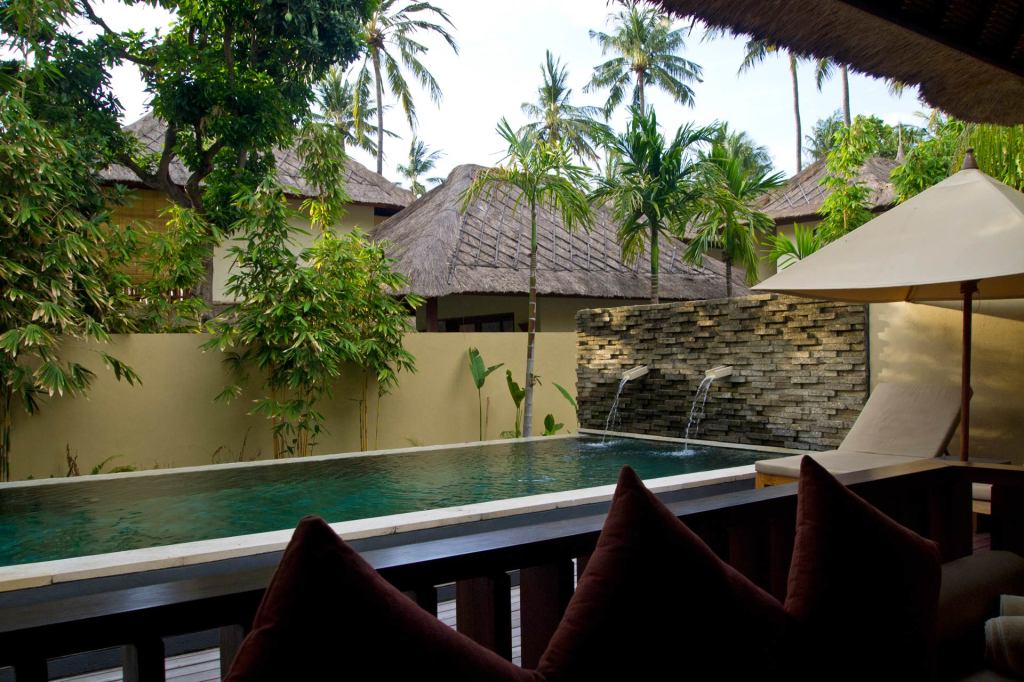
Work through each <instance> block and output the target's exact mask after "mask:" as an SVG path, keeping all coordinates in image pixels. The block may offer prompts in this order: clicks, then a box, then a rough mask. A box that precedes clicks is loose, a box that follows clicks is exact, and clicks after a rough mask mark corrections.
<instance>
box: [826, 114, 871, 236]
mask: <svg viewBox="0 0 1024 682" xmlns="http://www.w3.org/2000/svg"><path fill="white" fill-rule="evenodd" d="M872 127H873V124H872V122H871V121H870V120H869V119H866V118H865V117H862V116H858V117H857V118H856V119H855V120H854V122H853V125H852V126H850V127H849V128H843V129H841V130H840V131H839V132H838V133H837V134H836V146H835V148H834V149H832V151H830V152H829V153H828V156H827V157H826V159H825V176H824V177H823V178H822V179H821V180H820V183H821V186H822V187H824V188H825V193H826V196H825V200H824V201H823V202H822V204H821V208H820V209H818V213H819V214H820V215H821V224H820V225H819V226H818V229H817V235H818V237H819V238H820V239H822V240H823V242H824V243H826V244H827V243H829V242H832V241H835V240H836V239H839V238H840V237H842V236H843V235H845V234H847V233H849V232H851V231H853V230H855V229H856V228H858V227H860V226H861V225H863V224H864V223H866V222H867V221H869V220H871V210H870V209H869V208H868V197H869V196H870V189H869V188H868V186H867V185H866V184H865V183H864V181H863V180H861V179H860V172H861V168H862V167H863V166H864V163H865V161H867V159H868V156H870V155H871V152H872V151H873V149H874V143H875V138H874V136H873V135H872V134H871V129H872Z"/></svg>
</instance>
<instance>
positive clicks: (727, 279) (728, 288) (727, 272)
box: [723, 254, 732, 298]
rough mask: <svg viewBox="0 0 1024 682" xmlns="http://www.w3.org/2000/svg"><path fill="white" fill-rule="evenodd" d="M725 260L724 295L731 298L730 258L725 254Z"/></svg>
mask: <svg viewBox="0 0 1024 682" xmlns="http://www.w3.org/2000/svg"><path fill="white" fill-rule="evenodd" d="M723 260H724V261H725V297H726V298H732V258H730V257H729V256H728V254H726V256H725V257H724V258H723Z"/></svg>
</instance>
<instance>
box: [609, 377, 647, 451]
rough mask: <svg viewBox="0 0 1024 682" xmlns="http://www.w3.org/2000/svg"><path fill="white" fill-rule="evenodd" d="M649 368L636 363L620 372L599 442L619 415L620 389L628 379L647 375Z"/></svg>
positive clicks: (613, 425) (631, 379)
mask: <svg viewBox="0 0 1024 682" xmlns="http://www.w3.org/2000/svg"><path fill="white" fill-rule="evenodd" d="M649 371H650V370H649V369H648V367H647V365H637V366H636V367H633V368H632V369H627V370H626V371H624V372H623V373H622V378H620V379H619V387H618V388H617V389H615V399H614V400H612V409H610V410H608V417H607V418H606V419H605V420H604V435H602V436H601V442H602V443H603V442H604V440H605V438H607V437H608V432H609V431H611V430H612V429H613V428H614V427H615V420H616V419H617V418H618V416H619V398H620V397H621V396H622V389H624V388H625V387H626V384H628V383H629V382H630V381H635V380H637V379H639V378H640V377H644V376H647V373H648V372H649Z"/></svg>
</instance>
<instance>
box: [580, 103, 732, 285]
mask: <svg viewBox="0 0 1024 682" xmlns="http://www.w3.org/2000/svg"><path fill="white" fill-rule="evenodd" d="M631 113H632V119H631V120H630V123H629V126H628V128H627V129H626V132H625V133H623V134H621V135H617V136H614V137H611V138H609V139H608V140H607V141H606V146H607V147H608V151H609V153H610V154H613V155H615V157H616V158H618V163H617V166H616V173H615V174H614V175H610V176H604V177H600V178H598V179H597V181H596V187H595V189H594V191H593V192H591V200H592V201H593V202H595V203H610V204H611V210H612V215H613V217H614V218H615V220H616V222H617V223H618V224H619V229H618V240H619V243H620V244H621V245H622V255H623V258H624V259H625V260H626V262H627V263H629V262H634V263H635V262H636V259H637V258H639V257H640V254H641V253H643V252H644V250H645V249H647V248H648V245H649V248H650V254H651V303H657V302H658V273H659V265H660V263H659V261H660V256H661V249H660V246H659V240H660V239H661V238H662V237H672V236H675V237H682V236H683V232H684V230H685V228H686V225H687V224H688V223H689V222H690V221H691V220H692V219H694V218H695V217H696V216H698V215H700V214H701V213H702V212H703V211H705V210H707V205H706V201H707V198H708V197H709V196H710V195H711V194H712V193H713V192H714V190H713V187H714V182H715V180H714V175H716V174H717V172H716V169H715V168H714V166H713V165H712V164H710V163H708V162H707V161H704V160H702V159H701V158H700V156H699V154H698V153H697V146H698V145H701V144H709V143H710V142H711V141H712V140H713V139H714V137H715V127H714V126H706V127H702V128H696V127H694V126H693V125H692V124H687V125H686V126H683V127H681V128H679V130H677V131H676V135H675V137H674V138H673V139H672V141H671V142H670V143H668V144H667V145H666V141H665V137H664V136H663V135H662V134H661V131H659V130H658V119H657V115H656V114H655V112H654V111H653V110H652V111H650V112H648V113H644V112H642V111H641V110H640V109H639V108H636V107H633V108H631Z"/></svg>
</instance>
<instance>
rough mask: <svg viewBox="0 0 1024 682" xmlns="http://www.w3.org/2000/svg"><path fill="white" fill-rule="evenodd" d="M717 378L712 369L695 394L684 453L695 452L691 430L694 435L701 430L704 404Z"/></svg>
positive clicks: (687, 425) (685, 436) (685, 437)
mask: <svg viewBox="0 0 1024 682" xmlns="http://www.w3.org/2000/svg"><path fill="white" fill-rule="evenodd" d="M714 380H715V375H714V374H711V372H710V370H709V371H708V372H707V373H706V374H705V375H704V378H703V379H701V380H700V385H699V386H697V393H696V394H694V396H693V403H692V404H691V405H690V420H689V421H688V422H687V423H686V433H685V434H684V436H683V453H684V454H687V455H689V454H693V451H692V450H690V448H689V445H690V430H691V429H692V430H693V435H694V436H696V435H697V433H698V432H699V431H700V420H701V419H703V418H704V406H705V405H706V404H707V402H708V392H709V391H710V390H711V384H712V382H714Z"/></svg>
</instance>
